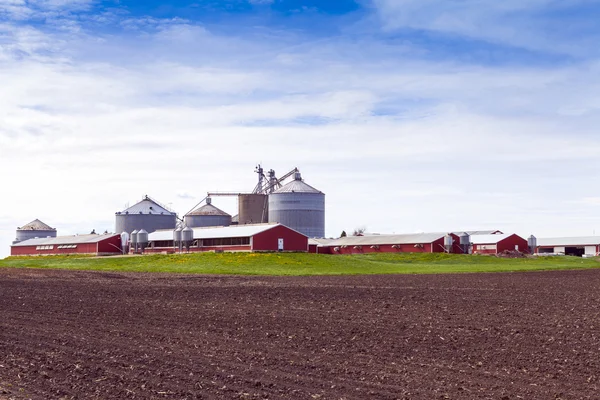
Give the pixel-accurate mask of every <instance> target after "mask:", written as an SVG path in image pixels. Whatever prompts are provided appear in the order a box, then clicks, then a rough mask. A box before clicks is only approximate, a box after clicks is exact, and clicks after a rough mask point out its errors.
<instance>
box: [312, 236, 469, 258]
mask: <svg viewBox="0 0 600 400" xmlns="http://www.w3.org/2000/svg"><path fill="white" fill-rule="evenodd" d="M447 236H450V237H451V238H452V243H453V244H452V246H450V248H449V249H448V248H446V247H445V238H446V237H447ZM459 244H460V238H459V237H458V236H457V235H455V234H453V233H450V234H448V233H415V234H404V235H365V236H347V237H341V238H339V239H335V240H333V241H331V242H329V243H327V244H325V245H321V246H319V247H318V250H319V253H327V254H362V253H443V252H448V250H449V252H450V253H458V254H461V253H462V250H461V248H460V245H459Z"/></svg>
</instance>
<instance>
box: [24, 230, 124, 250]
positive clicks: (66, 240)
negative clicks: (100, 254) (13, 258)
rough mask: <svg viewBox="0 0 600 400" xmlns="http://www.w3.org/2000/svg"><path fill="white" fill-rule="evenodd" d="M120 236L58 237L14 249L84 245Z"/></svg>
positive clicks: (35, 240)
mask: <svg viewBox="0 0 600 400" xmlns="http://www.w3.org/2000/svg"><path fill="white" fill-rule="evenodd" d="M114 236H119V234H115V233H107V234H104V235H75V236H58V237H52V238H34V239H29V240H24V241H22V242H19V243H16V244H14V245H13V246H14V247H22V246H44V245H61V244H82V243H98V242H101V241H103V240H105V239H108V238H112V237H114Z"/></svg>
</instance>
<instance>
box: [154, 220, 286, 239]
mask: <svg viewBox="0 0 600 400" xmlns="http://www.w3.org/2000/svg"><path fill="white" fill-rule="evenodd" d="M279 225H281V224H249V225H232V226H211V227H207V228H192V229H193V230H194V239H220V238H233V237H251V236H254V235H256V234H259V233H261V232H265V231H268V230H269V229H273V228H275V227H276V226H279ZM148 240H149V241H151V242H153V241H158V240H173V229H161V230H158V231H155V232H152V233H150V234H148Z"/></svg>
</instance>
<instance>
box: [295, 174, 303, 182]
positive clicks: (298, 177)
mask: <svg viewBox="0 0 600 400" xmlns="http://www.w3.org/2000/svg"><path fill="white" fill-rule="evenodd" d="M294 180H296V181H301V180H302V174H301V173H300V172H296V173H294Z"/></svg>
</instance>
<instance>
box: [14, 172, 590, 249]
mask: <svg viewBox="0 0 600 400" xmlns="http://www.w3.org/2000/svg"><path fill="white" fill-rule="evenodd" d="M255 172H256V173H257V175H258V182H257V183H256V186H255V187H254V189H253V190H252V191H248V192H207V195H206V197H205V198H203V199H201V200H200V201H199V202H198V203H197V204H196V205H195V206H194V207H192V209H191V210H190V211H188V212H186V213H184V214H183V215H180V214H178V213H176V212H175V211H173V210H171V209H169V208H168V207H167V206H165V205H163V204H161V203H160V202H159V201H157V200H155V199H153V198H151V197H149V196H144V197H143V199H142V200H140V201H139V202H137V203H136V204H134V205H133V206H130V207H127V208H126V209H124V210H122V211H117V212H116V213H115V233H109V232H105V233H104V234H95V232H92V234H83V235H75V236H57V230H56V229H55V228H52V227H50V226H49V225H47V224H45V223H44V222H42V221H40V220H38V219H36V220H34V221H32V222H30V223H28V224H26V225H24V226H22V227H19V228H17V231H16V239H15V241H14V242H13V244H12V246H11V255H13V256H21V255H62V254H92V255H118V254H128V253H129V254H152V253H163V254H170V253H183V252H185V253H188V252H202V251H216V252H221V251H246V252H247V251H251V252H257V251H263V252H264V251H267V252H275V251H288V252H289V251H293V252H310V253H319V254H330V255H344V254H346V255H348V254H367V253H448V254H489V255H499V254H506V253H515V252H516V253H521V254H543V255H572V256H580V257H587V256H596V255H598V254H599V252H600V237H595V236H592V237H574V238H565V237H563V238H536V237H535V236H534V235H531V236H529V237H527V238H524V237H521V236H519V235H517V234H515V233H503V232H501V231H499V230H488V231H451V232H421V233H410V234H408V233H407V234H366V233H359V234H358V235H352V236H342V237H333V238H332V237H330V238H326V237H325V194H324V193H323V192H321V191H320V190H318V189H316V188H314V187H313V186H310V185H309V184H308V183H306V182H305V181H304V179H303V178H302V175H301V173H300V171H299V170H298V168H294V169H292V170H290V171H289V172H287V173H286V174H284V175H282V176H280V177H277V175H276V174H275V171H273V170H269V171H266V172H265V170H264V169H263V168H262V167H261V166H260V165H258V166H257V167H256V170H255ZM222 196H226V197H235V198H237V204H238V210H237V211H238V212H237V214H235V215H231V214H229V213H227V212H225V211H223V210H222V209H220V208H218V207H217V206H216V205H215V204H214V203H213V201H214V200H215V199H219V198H220V197H222Z"/></svg>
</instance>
